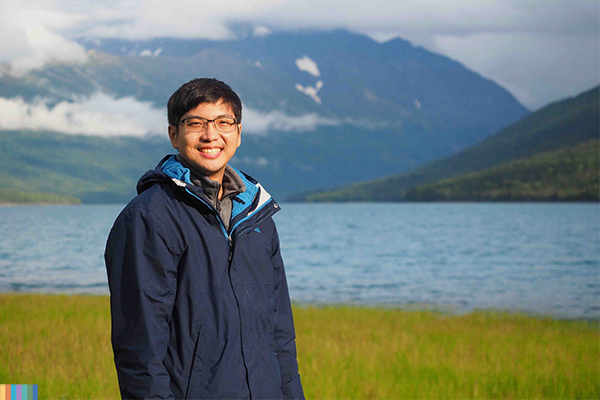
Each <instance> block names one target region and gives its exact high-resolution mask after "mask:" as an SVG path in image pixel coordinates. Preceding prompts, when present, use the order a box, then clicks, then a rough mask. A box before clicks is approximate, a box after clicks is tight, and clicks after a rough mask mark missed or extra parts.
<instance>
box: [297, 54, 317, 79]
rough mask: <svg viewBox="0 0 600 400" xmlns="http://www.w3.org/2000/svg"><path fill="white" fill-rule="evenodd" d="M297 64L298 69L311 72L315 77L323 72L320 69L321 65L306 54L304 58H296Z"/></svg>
mask: <svg viewBox="0 0 600 400" xmlns="http://www.w3.org/2000/svg"><path fill="white" fill-rule="evenodd" d="M296 66H297V67H298V69H299V70H300V71H305V72H308V73H309V74H311V75H312V76H314V77H315V78H318V77H320V76H321V72H320V71H319V67H318V66H317V63H316V62H314V61H313V60H312V59H311V58H310V57H308V56H304V57H302V58H298V59H297V60H296Z"/></svg>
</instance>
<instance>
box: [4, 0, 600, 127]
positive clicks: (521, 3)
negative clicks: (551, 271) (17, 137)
mask: <svg viewBox="0 0 600 400" xmlns="http://www.w3.org/2000/svg"><path fill="white" fill-rule="evenodd" d="M200 4H201V3H199V2H190V1H184V0H171V1H169V2H150V1H142V0H124V1H114V0H106V1H92V0H0V63H2V64H4V65H5V67H3V68H5V70H6V66H7V65H8V66H10V67H9V70H10V71H12V73H15V74H19V73H21V74H22V73H25V72H27V71H30V70H32V69H36V68H41V67H43V66H44V65H45V64H46V63H48V62H57V61H58V62H65V63H83V62H85V60H86V53H85V51H84V49H83V48H82V47H81V46H80V45H78V44H77V43H76V42H75V41H74V39H75V38H78V37H82V36H85V37H119V38H131V39H145V38H151V37H164V36H169V37H185V38H210V39H215V40H223V39H235V38H236V32H238V30H236V29H235V27H236V26H240V25H244V26H249V27H251V29H253V30H254V34H256V35H266V34H269V33H270V32H273V31H277V30H302V29H323V30H331V29H337V28H345V29H348V30H350V31H353V32H357V33H363V34H365V35H368V36H370V37H371V38H373V39H375V40H377V41H380V42H383V41H386V40H389V39H392V38H394V37H401V38H403V39H406V40H409V41H410V42H411V43H413V45H416V46H422V47H424V48H426V49H427V50H430V51H433V52H436V53H440V54H443V55H446V56H448V57H450V58H452V59H454V60H456V61H458V62H460V63H462V64H463V65H465V66H466V67H467V68H470V69H471V70H474V71H476V72H477V73H479V74H480V75H482V76H484V77H486V78H489V79H492V80H494V81H495V82H497V83H498V84H500V85H502V86H503V87H505V88H506V89H507V90H509V91H510V92H511V93H512V94H513V95H514V96H515V97H516V98H517V99H518V100H519V101H520V102H521V103H522V104H523V105H525V106H526V107H527V108H529V109H530V110H536V109H538V108H540V107H542V106H544V105H546V104H548V103H550V102H553V101H556V100H559V99H562V98H564V97H567V96H572V95H575V94H578V93H580V92H582V91H584V90H586V89H588V88H591V87H592V86H594V85H597V84H598V83H599V82H600V28H599V25H600V1H599V0H477V1H466V0H402V1H398V0H370V1H368V2H367V1H364V0H360V1H359V0H344V1H341V0H246V1H243V2H232V1H230V0H222V1H220V2H211V3H210V4H201V5H200ZM0 96H1V94H0ZM98 96H100V97H98ZM98 96H96V98H92V99H88V100H85V101H87V103H85V104H84V107H87V108H88V109H89V110H92V111H93V105H94V104H100V103H101V102H102V101H103V100H105V101H106V100H107V99H103V98H101V95H98ZM132 101H133V100H132ZM132 104H133V103H132ZM8 105H10V106H11V107H13V108H14V109H15V110H26V112H29V113H31V112H32V111H31V110H35V112H41V113H43V112H45V111H44V107H45V105H44V104H43V101H41V102H39V103H37V104H29V105H26V104H20V103H17V102H16V100H14V101H12V102H11V103H10V104H8ZM123 105H124V103H121V104H118V103H115V104H112V105H111V106H110V107H116V108H117V109H118V107H122V106H123ZM146 106H148V105H144V104H142V105H132V107H134V108H135V107H138V108H140V107H141V108H140V110H141V109H142V108H143V107H146ZM28 107H29V108H28ZM63 107H64V108H65V109H68V107H69V105H68V104H64V105H63ZM110 107H109V110H107V112H108V111H110ZM27 110H28V111H27ZM92 111H90V112H92ZM122 122H123V124H126V123H127V121H126V118H125V120H123V121H122ZM5 124H6V123H5ZM123 126H125V125H123Z"/></svg>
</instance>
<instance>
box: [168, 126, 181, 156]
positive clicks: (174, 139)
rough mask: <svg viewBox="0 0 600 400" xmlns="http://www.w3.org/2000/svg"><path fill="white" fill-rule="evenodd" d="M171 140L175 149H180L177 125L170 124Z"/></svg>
mask: <svg viewBox="0 0 600 400" xmlns="http://www.w3.org/2000/svg"><path fill="white" fill-rule="evenodd" d="M169 140H170V141H171V146H173V148H174V149H178V150H179V147H177V127H176V126H173V125H169Z"/></svg>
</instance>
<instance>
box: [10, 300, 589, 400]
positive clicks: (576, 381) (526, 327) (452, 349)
mask: <svg viewBox="0 0 600 400" xmlns="http://www.w3.org/2000/svg"><path fill="white" fill-rule="evenodd" d="M294 315H295V322H296V334H297V346H298V362H299V365H300V375H301V376H302V380H303V385H304V390H305V394H306V397H307V398H310V399H376V398H379V399H441V398H444V399H447V398H452V399H453V398H460V399H464V398H485V399H535V398H561V399H575V398H585V399H598V398H600V331H599V325H598V322H597V321H594V322H585V321H560V320H554V319H550V318H541V317H539V318H538V317H531V316H524V315H515V314H505V313H498V312H473V313H470V314H467V315H449V314H443V313H435V312H430V311H401V310H394V309H376V308H361V307H295V308H294ZM0 357H1V360H2V361H0V383H23V384H38V385H39V386H38V387H39V394H40V395H39V398H40V399H47V398H51V399H110V398H119V392H118V386H117V376H116V372H115V369H114V364H113V361H112V351H111V347H110V313H109V302H108V297H106V296H75V295H73V296H67V295H32V294H0Z"/></svg>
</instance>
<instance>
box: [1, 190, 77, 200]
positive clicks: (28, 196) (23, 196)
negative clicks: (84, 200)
mask: <svg viewBox="0 0 600 400" xmlns="http://www.w3.org/2000/svg"><path fill="white" fill-rule="evenodd" d="M13 203H18V204H81V200H80V199H78V198H76V197H73V196H62V195H60V194H54V193H39V192H23V191H20V190H12V189H3V188H0V204H13Z"/></svg>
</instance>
